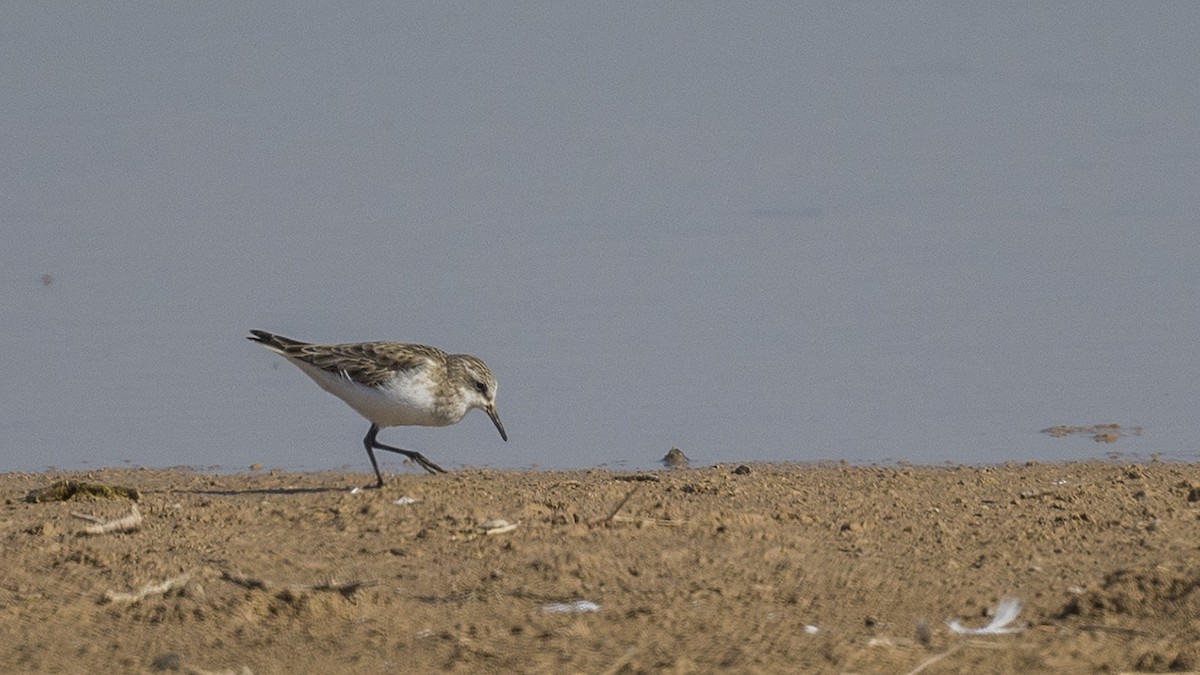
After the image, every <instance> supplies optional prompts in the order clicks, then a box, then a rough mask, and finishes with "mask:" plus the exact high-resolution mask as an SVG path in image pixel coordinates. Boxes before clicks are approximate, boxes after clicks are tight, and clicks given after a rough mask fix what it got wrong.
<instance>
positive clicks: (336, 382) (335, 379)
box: [297, 362, 466, 427]
mask: <svg viewBox="0 0 1200 675" xmlns="http://www.w3.org/2000/svg"><path fill="white" fill-rule="evenodd" d="M297 365H299V366H300V368H301V370H303V371H304V372H305V373H307V374H308V376H309V377H311V378H312V379H313V380H314V381H315V382H316V383H317V384H318V385H320V387H321V388H322V389H324V390H325V391H327V392H329V393H331V394H333V395H334V396H337V397H338V398H340V399H342V400H343V401H345V402H346V403H347V404H348V405H349V406H350V407H351V408H354V409H355V410H356V411H358V414H360V415H362V416H363V417H365V418H367V419H368V420H370V421H371V422H374V423H375V424H378V425H379V426H381V427H395V426H427V427H441V426H446V425H448V424H454V423H455V422H457V421H459V420H460V419H462V416H463V414H465V413H466V410H465V409H464V410H462V412H461V413H460V414H455V413H457V412H458V411H457V410H456V409H455V408H451V409H450V410H447V409H446V406H445V405H441V406H439V405H437V402H436V401H435V399H434V392H435V388H434V384H433V382H432V381H431V380H430V379H429V377H428V376H426V375H425V374H424V373H421V372H416V373H413V374H409V375H407V376H402V375H398V376H396V377H394V378H392V379H391V380H390V381H388V382H386V383H384V384H383V385H382V386H379V387H368V386H364V385H361V384H359V383H357V382H354V381H353V380H351V379H349V378H347V377H343V376H341V375H338V374H336V373H331V372H329V371H327V370H321V369H320V368H315V367H313V366H310V365H308V364H306V363H302V362H301V363H297ZM447 412H449V413H450V414H449V415H447ZM439 413H440V414H439Z"/></svg>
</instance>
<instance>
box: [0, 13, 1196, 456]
mask: <svg viewBox="0 0 1200 675" xmlns="http://www.w3.org/2000/svg"><path fill="white" fill-rule="evenodd" d="M765 5H766V3H763V4H753V5H749V6H747V5H745V4H742V3H723V2H712V3H685V4H679V3H664V4H658V3H641V2H636V3H586V4H585V3H529V4H527V3H447V2H429V3H392V2H380V3H374V4H371V3H359V4H355V5H351V6H342V5H338V6H328V7H326V6H315V7H307V8H305V9H300V8H298V7H296V6H295V5H293V4H292V3H273V2H269V3H259V2H218V3H162V2H128V3H117V4H115V5H112V4H106V5H104V6H101V5H96V4H91V3H87V4H59V3H44V2H21V3H6V4H5V5H4V6H3V8H2V9H0V60H2V61H0V62H2V63H3V64H4V65H3V68H0V90H2V91H3V92H4V94H3V96H2V97H0V125H2V130H0V284H2V288H3V293H0V347H2V348H3V355H4V359H5V366H4V370H3V384H2V385H0V410H3V412H2V413H0V470H18V469H19V470H27V469H42V468H44V467H47V466H56V467H62V468H86V467H97V466H108V465H118V466H120V465H126V464H133V465H148V466H173V465H194V466H202V467H207V466H219V467H223V468H226V469H241V468H245V467H247V466H249V465H250V464H252V463H262V464H264V465H266V466H280V467H288V468H303V469H321V468H335V467H342V466H350V467H352V468H354V469H356V470H359V471H369V464H368V462H367V460H366V457H365V456H364V454H365V453H363V451H362V447H361V445H360V439H361V437H362V435H363V434H364V433H365V431H366V427H367V423H366V422H365V421H364V420H362V419H361V418H359V417H358V416H357V415H356V414H355V413H354V412H353V411H352V410H350V409H349V408H348V407H346V406H345V405H343V404H342V403H341V402H339V401H337V400H336V399H334V398H333V397H331V396H329V395H328V394H326V393H324V392H322V391H320V390H319V389H318V388H317V387H316V386H315V385H314V384H313V383H312V382H311V381H309V380H308V379H307V378H306V377H305V376H304V375H303V374H301V373H300V372H299V371H298V370H296V369H295V368H294V367H292V366H291V365H289V364H287V363H285V362H283V361H282V359H280V358H279V357H276V356H274V355H272V354H270V353H269V352H267V351H266V350H263V349H261V348H259V347H257V346H254V345H252V344H251V343H249V342H247V341H245V340H244V339H243V338H244V336H245V335H246V331H247V330H248V329H250V328H263V329H268V330H271V331H275V332H279V333H282V334H284V335H288V336H292V337H296V338H301V339H307V340H313V341H355V340H367V339H394V340H402V341H412V342H423V343H428V344H434V345H437V346H440V347H443V348H445V349H448V350H450V351H462V352H469V353H474V354H477V355H479V356H480V357H482V358H484V359H485V360H486V361H487V362H488V363H489V364H490V365H491V366H492V368H493V370H494V371H495V372H496V373H497V375H498V377H499V380H500V390H499V410H500V414H501V417H502V419H503V420H504V423H505V425H506V426H507V428H508V431H509V435H510V439H511V440H510V442H509V443H507V444H505V443H503V442H501V440H500V439H499V437H498V436H497V434H496V432H495V430H494V429H493V428H492V426H491V424H490V423H489V421H488V420H487V417H486V416H485V415H483V414H481V413H478V412H475V413H472V414H471V415H470V416H468V417H467V418H466V419H465V420H464V421H463V422H462V423H461V424H459V425H458V426H456V427H450V428H445V429H407V428H403V429H388V430H385V431H384V432H383V434H382V435H381V440H383V441H384V442H388V443H392V444H396V445H400V446H402V447H409V448H413V449H419V450H421V451H422V452H424V453H425V454H426V455H428V456H429V457H431V458H432V459H434V461H437V462H439V463H441V464H443V465H445V466H447V467H455V466H462V465H472V466H492V467H501V468H521V467H531V466H538V467H545V468H569V467H593V466H617V467H646V466H653V465H654V463H655V460H657V459H658V458H659V457H661V456H662V455H663V454H664V453H665V452H666V451H667V450H668V449H669V448H670V447H672V446H678V447H679V448H681V449H683V450H684V452H685V453H687V454H688V455H689V456H690V457H691V458H692V459H693V460H694V461H695V462H696V463H700V464H707V463H716V462H742V461H812V460H824V459H846V460H850V461H853V462H894V461H909V462H914V463H942V462H953V463H989V462H999V461H1006V460H1013V461H1025V460H1039V461H1054V460H1065V459H1077V458H1092V457H1099V458H1103V457H1106V456H1108V455H1109V453H1121V456H1123V457H1130V458H1135V459H1136V458H1146V457H1150V456H1151V455H1152V454H1155V453H1161V454H1162V455H1163V456H1165V457H1170V458H1182V459H1192V460H1194V459H1196V458H1197V456H1198V454H1197V449H1198V447H1200V423H1198V422H1197V412H1198V411H1200V359H1198V358H1197V352H1198V348H1200V261H1198V257H1200V255H1198V254H1200V223H1198V222H1197V214H1200V190H1198V189H1197V186H1198V185H1200V182H1198V180H1197V176H1200V50H1198V49H1197V48H1196V36H1197V35H1200V4H1198V3H1190V2H1180V3H1091V2H1082V3H1072V2H1066V3H1042V2H1033V3H1016V4H1011V3H1010V4H999V5H997V4H995V3H967V4H966V5H963V4H962V3H919V4H912V3H877V4H868V3H811V4H800V3H797V4H795V5H781V6H777V7H767V6H765ZM1108 422H1115V423H1120V424H1123V425H1126V426H1133V425H1140V426H1141V427H1142V428H1143V429H1144V431H1143V433H1142V434H1141V435H1140V436H1130V437H1127V438H1123V439H1121V440H1120V441H1118V442H1117V443H1114V444H1111V445H1102V444H1097V443H1095V442H1093V441H1092V440H1090V439H1088V438H1083V437H1072V438H1063V439H1051V438H1049V437H1048V436H1047V435H1045V434H1041V433H1039V430H1041V429H1043V428H1045V427H1048V426H1050V425H1054V424H1095V423H1108ZM383 462H384V465H385V466H384V468H385V470H387V471H401V470H405V469H403V468H402V467H401V465H400V463H399V461H398V458H396V457H392V456H389V457H385V458H383ZM408 470H415V469H408Z"/></svg>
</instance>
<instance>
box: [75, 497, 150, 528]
mask: <svg viewBox="0 0 1200 675" xmlns="http://www.w3.org/2000/svg"><path fill="white" fill-rule="evenodd" d="M71 515H72V516H75V517H76V518H81V519H83V520H88V521H91V522H92V523H93V524H92V525H88V526H87V527H86V528H84V530H83V531H84V532H85V533H86V534H109V533H110V532H132V531H133V530H136V529H138V528H139V527H141V526H142V514H141V513H139V512H138V507H137V504H131V505H130V507H129V515H127V516H123V517H121V518H116V519H113V520H103V519H101V518H97V517H95V516H89V515H88V514H86V513H77V512H74V511H72V512H71Z"/></svg>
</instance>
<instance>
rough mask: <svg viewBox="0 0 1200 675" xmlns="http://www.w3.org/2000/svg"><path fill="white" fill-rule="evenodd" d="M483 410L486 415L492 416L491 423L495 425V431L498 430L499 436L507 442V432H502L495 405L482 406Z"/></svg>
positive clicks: (502, 428) (502, 426)
mask: <svg viewBox="0 0 1200 675" xmlns="http://www.w3.org/2000/svg"><path fill="white" fill-rule="evenodd" d="M484 411H485V412H487V414H488V417H490V418H492V424H495V425H496V431H499V432H500V438H503V439H504V442H505V443H507V442H508V434H506V433H504V425H503V424H501V423H500V415H499V414H497V413H496V406H494V405H489V406H488V407H486V408H484Z"/></svg>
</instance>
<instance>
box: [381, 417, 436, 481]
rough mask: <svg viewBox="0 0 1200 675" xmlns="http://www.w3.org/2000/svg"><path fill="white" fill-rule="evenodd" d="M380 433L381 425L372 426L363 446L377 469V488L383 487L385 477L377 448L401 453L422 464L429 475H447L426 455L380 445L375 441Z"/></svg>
mask: <svg viewBox="0 0 1200 675" xmlns="http://www.w3.org/2000/svg"><path fill="white" fill-rule="evenodd" d="M378 433H379V425H378V424H372V425H371V428H370V429H368V430H367V435H366V437H365V438H363V446H364V447H366V449H367V456H368V457H370V458H371V466H372V467H374V468H375V478H377V479H378V480H379V484H378V485H377V486H376V487H383V475H382V474H380V473H379V464H378V463H377V462H376V461H375V448H379V449H380V450H387V451H388V452H397V453H400V454H401V455H404V456H405V457H407V458H409V459H411V460H412V461H414V462H416V463H417V464H420V465H421V468H423V469H425V470H426V471H428V472H429V473H446V470H445V469H443V468H442V467H440V466H438V465H437V464H434V463H433V462H431V461H429V460H428V459H426V458H425V455H422V454H421V453H419V452H415V451H413V450H402V449H400V448H393V447H392V446H390V445H384V444H383V443H380V442H379V441H377V440H375V436H376V435H377V434H378Z"/></svg>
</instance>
